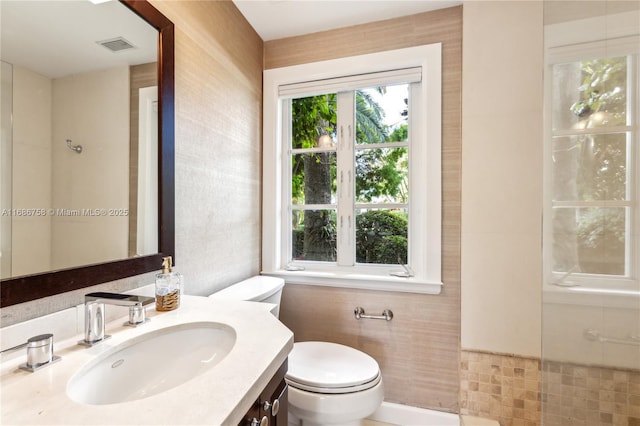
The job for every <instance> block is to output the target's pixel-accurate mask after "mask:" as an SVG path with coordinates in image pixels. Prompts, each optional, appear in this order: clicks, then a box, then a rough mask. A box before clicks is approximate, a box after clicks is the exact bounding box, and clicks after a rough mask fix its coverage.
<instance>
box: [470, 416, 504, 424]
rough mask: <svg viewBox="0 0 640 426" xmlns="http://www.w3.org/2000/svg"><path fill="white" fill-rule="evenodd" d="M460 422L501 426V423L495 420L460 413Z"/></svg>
mask: <svg viewBox="0 0 640 426" xmlns="http://www.w3.org/2000/svg"><path fill="white" fill-rule="evenodd" d="M460 424H461V425H462V426H500V423H498V422H497V421H495V420H491V419H485V418H483V417H475V416H467V415H460Z"/></svg>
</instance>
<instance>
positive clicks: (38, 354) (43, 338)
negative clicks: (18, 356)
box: [19, 334, 60, 373]
mask: <svg viewBox="0 0 640 426" xmlns="http://www.w3.org/2000/svg"><path fill="white" fill-rule="evenodd" d="M26 346H27V362H26V363H25V364H21V365H20V366H19V368H20V369H21V370H26V371H29V372H31V373H33V372H34V371H36V370H39V369H40V368H42V367H46V366H47V365H49V364H53V363H54V362H57V361H60V357H59V356H55V355H54V354H53V334H41V335H39V336H34V337H31V338H30V339H29V340H27V343H26Z"/></svg>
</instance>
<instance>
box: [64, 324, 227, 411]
mask: <svg viewBox="0 0 640 426" xmlns="http://www.w3.org/2000/svg"><path fill="white" fill-rule="evenodd" d="M235 342H236V333H235V331H234V329H233V328H231V327H229V326H228V325H225V324H221V323H216V322H197V323H187V324H180V325H175V326H171V327H166V328H162V329H159V330H155V331H152V332H149V333H146V334H142V335H140V336H138V337H136V338H133V339H130V340H127V341H125V342H123V343H121V344H120V345H118V346H116V347H114V348H113V349H112V350H109V351H107V352H106V353H104V354H102V355H100V356H98V357H97V358H96V359H95V360H93V361H91V362H89V363H88V364H87V365H86V366H84V367H83V368H82V369H80V370H79V371H78V372H77V373H76V374H74V375H73V376H72V377H71V379H70V380H69V382H68V384H67V395H68V396H69V397H70V398H71V399H72V400H74V401H76V402H80V403H84V404H116V403H120V402H126V401H134V400H137V399H143V398H147V397H150V396H152V395H156V394H158V393H161V392H164V391H166V390H168V389H172V388H174V387H176V386H179V385H181V384H183V383H185V382H186V381H188V380H190V379H192V378H194V377H196V376H198V375H199V374H202V373H203V372H205V371H207V370H209V369H210V368H212V367H214V366H215V365H216V364H218V363H219V362H220V361H222V359H224V357H225V356H226V355H227V354H228V353H229V352H230V351H231V349H232V348H233V346H234V344H235ZM102 344H105V345H108V344H109V343H108V341H107V342H104V343H102Z"/></svg>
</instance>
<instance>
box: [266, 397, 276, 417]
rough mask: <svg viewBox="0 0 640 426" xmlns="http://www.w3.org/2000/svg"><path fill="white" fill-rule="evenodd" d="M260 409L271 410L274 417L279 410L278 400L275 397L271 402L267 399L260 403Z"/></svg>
mask: <svg viewBox="0 0 640 426" xmlns="http://www.w3.org/2000/svg"><path fill="white" fill-rule="evenodd" d="M262 409H263V410H264V411H269V410H271V415H272V416H273V417H275V416H277V415H278V411H280V401H279V400H277V399H275V400H274V401H273V403H270V402H269V401H265V402H264V404H262Z"/></svg>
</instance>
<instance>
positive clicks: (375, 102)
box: [263, 45, 442, 293]
mask: <svg viewBox="0 0 640 426" xmlns="http://www.w3.org/2000/svg"><path fill="white" fill-rule="evenodd" d="M440 74H441V70H440V45H429V46H420V47H416V48H408V49H401V50H396V51H389V52H381V53H376V54H370V55H362V56H358V57H351V58H344V59H338V60H331V61H324V62H319V63H313V64H305V65H298V66H293V67H287V68H280V69H274V70H267V71H265V75H264V92H265V98H264V163H263V164H264V188H263V191H264V192H263V210H264V216H263V273H266V274H274V275H280V276H284V277H285V278H286V279H287V282H292V283H304V284H319V285H329V286H342V287H358V288H375V289H387V290H396V291H408V292H421V293H439V292H440V288H441V285H442V284H441V281H440V258H441V254H440V244H441V243H440V240H441V231H440V223H441V219H440V215H441V208H440V206H441V201H440V194H441V185H440V181H441V178H440V174H441V167H440V155H441V154H440V152H441V135H440V132H441V130H440V129H441V125H440V121H441V119H440V99H441V90H440V85H441V83H440ZM394 102H395V104H394ZM385 120H386V121H385Z"/></svg>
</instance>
